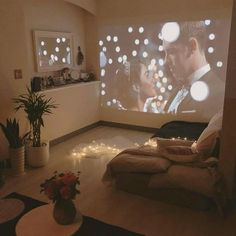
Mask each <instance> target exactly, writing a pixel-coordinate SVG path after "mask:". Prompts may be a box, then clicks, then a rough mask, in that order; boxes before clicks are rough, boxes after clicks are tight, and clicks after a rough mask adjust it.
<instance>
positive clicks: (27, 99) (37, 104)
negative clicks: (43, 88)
mask: <svg viewBox="0 0 236 236" xmlns="http://www.w3.org/2000/svg"><path fill="white" fill-rule="evenodd" d="M13 100H14V102H15V104H16V107H15V110H16V111H18V110H20V109H23V110H24V111H25V113H26V114H27V119H28V121H29V123H30V129H31V137H32V145H29V147H28V153H27V154H28V156H27V157H28V164H29V165H30V166H33V167H40V166H44V165H46V163H47V162H48V159H49V144H48V143H47V142H42V141H41V127H44V121H43V116H44V115H47V114H51V113H52V109H53V108H56V105H55V104H54V102H52V101H51V98H46V96H45V95H44V94H41V93H36V92H33V91H31V90H30V89H29V88H27V93H26V94H22V95H19V96H18V98H14V99H13Z"/></svg>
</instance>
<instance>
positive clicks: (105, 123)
mask: <svg viewBox="0 0 236 236" xmlns="http://www.w3.org/2000/svg"><path fill="white" fill-rule="evenodd" d="M99 124H100V125H103V126H109V127H117V128H122V129H132V130H137V131H143V132H150V133H155V132H156V131H157V129H158V128H151V127H145V126H138V125H129V124H123V123H116V122H111V121H104V120H101V121H100V122H99Z"/></svg>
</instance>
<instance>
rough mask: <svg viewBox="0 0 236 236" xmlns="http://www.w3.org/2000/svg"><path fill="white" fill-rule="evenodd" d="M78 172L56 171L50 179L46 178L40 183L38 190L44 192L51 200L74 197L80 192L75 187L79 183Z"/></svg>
mask: <svg viewBox="0 0 236 236" xmlns="http://www.w3.org/2000/svg"><path fill="white" fill-rule="evenodd" d="M79 174H80V172H78V173H77V174H74V173H72V172H66V173H60V174H58V173H57V171H56V172H55V173H54V175H53V176H52V177H51V178H50V179H46V180H45V182H44V183H42V184H41V185H40V187H41V191H40V192H44V193H45V194H46V196H47V197H48V198H49V199H51V200H52V201H53V202H56V201H58V200H62V199H65V200H67V199H75V196H76V194H79V193H80V191H79V190H78V189H77V186H79V185H80V181H79Z"/></svg>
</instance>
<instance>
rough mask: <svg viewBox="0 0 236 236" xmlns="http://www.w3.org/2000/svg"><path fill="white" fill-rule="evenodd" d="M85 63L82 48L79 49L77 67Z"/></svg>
mask: <svg viewBox="0 0 236 236" xmlns="http://www.w3.org/2000/svg"><path fill="white" fill-rule="evenodd" d="M83 61H84V55H83V53H82V52H81V49H80V47H78V54H77V65H79V66H80V65H82V63H83Z"/></svg>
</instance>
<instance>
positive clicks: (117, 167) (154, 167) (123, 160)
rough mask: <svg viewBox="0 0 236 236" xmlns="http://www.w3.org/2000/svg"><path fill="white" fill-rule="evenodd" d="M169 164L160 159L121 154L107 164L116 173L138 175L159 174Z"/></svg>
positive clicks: (167, 161)
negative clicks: (135, 173) (136, 173)
mask: <svg viewBox="0 0 236 236" xmlns="http://www.w3.org/2000/svg"><path fill="white" fill-rule="evenodd" d="M170 165H171V162H170V161H169V160H167V159H164V158H161V157H152V156H144V155H138V156H137V155H131V154H126V153H124V154H121V155H120V156H117V157H115V158H114V159H112V161H111V162H110V163H109V166H110V167H111V169H112V171H113V172H115V173H117V172H138V173H140V172H141V173H159V172H163V171H166V170H167V169H168V168H169V166H170Z"/></svg>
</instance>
